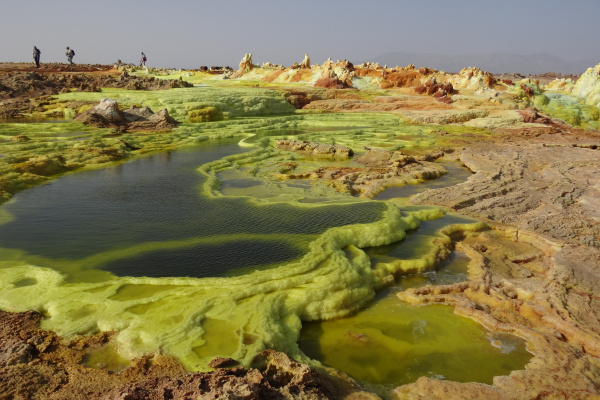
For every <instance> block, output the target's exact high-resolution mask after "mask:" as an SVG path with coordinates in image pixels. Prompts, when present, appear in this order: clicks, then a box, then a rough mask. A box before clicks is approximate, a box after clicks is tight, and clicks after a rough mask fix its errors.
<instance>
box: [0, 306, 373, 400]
mask: <svg viewBox="0 0 600 400" xmlns="http://www.w3.org/2000/svg"><path fill="white" fill-rule="evenodd" d="M41 318H42V316H41V315H40V314H39V313H36V312H33V311H30V312H26V313H8V312H5V311H0V343H1V344H2V346H0V397H2V398H6V399H50V398H54V399H73V400H74V399H102V400H117V399H119V400H123V399H130V400H137V399H155V400H158V399H161V400H164V399H165V398H170V399H191V398H194V399H215V398H229V399H265V398H271V399H298V398H302V399H343V398H348V399H351V398H355V399H365V400H368V399H376V398H378V397H377V396H375V395H372V394H370V393H366V392H363V391H362V390H360V389H359V388H358V387H357V386H356V385H355V384H354V383H352V382H351V381H350V380H349V379H348V378H344V377H341V378H330V377H326V375H324V374H323V373H322V372H319V371H317V370H315V369H314V368H312V367H309V366H308V365H305V364H301V363H298V362H296V361H295V360H293V359H291V358H289V357H288V356H287V355H285V354H284V353H279V352H276V351H273V350H265V351H262V352H261V353H258V355H257V356H256V357H255V358H254V359H253V361H252V363H251V364H252V365H250V366H249V368H243V367H233V368H221V367H220V366H227V365H228V364H227V363H231V362H232V361H233V360H231V359H222V360H218V361H219V362H217V364H218V365H215V367H216V368H217V369H216V370H215V371H213V372H187V371H185V370H184V369H183V367H182V366H181V365H180V364H179V363H178V362H177V361H175V359H173V358H172V357H169V356H165V355H148V356H145V357H142V358H141V359H138V360H134V361H132V362H130V363H128V364H125V365H123V366H122V367H121V369H120V370H109V368H108V367H107V366H106V365H104V366H102V365H87V364H88V361H87V360H89V354H91V353H93V352H94V351H98V350H102V349H106V348H107V346H110V342H111V338H112V334H111V333H101V334H98V335H91V336H85V337H77V338H75V339H73V340H71V341H63V340H61V339H60V338H59V337H58V336H56V335H55V334H54V333H52V332H50V331H46V330H42V329H39V322H40V320H41ZM223 363H225V364H223ZM219 365H220V366H219Z"/></svg>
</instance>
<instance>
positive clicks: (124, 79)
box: [0, 63, 192, 118]
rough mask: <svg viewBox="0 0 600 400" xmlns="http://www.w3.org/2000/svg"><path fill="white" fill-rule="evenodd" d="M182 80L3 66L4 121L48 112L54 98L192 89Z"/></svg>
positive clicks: (0, 106)
mask: <svg viewBox="0 0 600 400" xmlns="http://www.w3.org/2000/svg"><path fill="white" fill-rule="evenodd" d="M189 86H192V85H191V84H189V83H187V82H184V81H182V80H161V79H156V78H154V77H139V76H130V75H128V74H127V73H122V72H121V71H119V70H117V69H114V68H112V67H110V66H106V65H87V64H81V65H65V64H42V65H41V66H40V68H35V65H32V64H12V63H0V118H19V117H22V116H23V114H25V113H32V112H34V111H36V110H37V111H40V112H43V111H45V110H44V108H43V106H44V105H46V104H47V103H46V102H47V99H48V97H49V96H51V95H53V94H58V93H61V92H64V91H70V90H78V91H83V92H98V91H100V90H99V88H101V87H108V88H121V89H128V90H161V89H172V88H177V87H189Z"/></svg>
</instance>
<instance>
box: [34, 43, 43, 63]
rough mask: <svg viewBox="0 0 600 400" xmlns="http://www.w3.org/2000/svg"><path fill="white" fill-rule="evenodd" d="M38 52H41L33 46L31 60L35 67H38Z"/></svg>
mask: <svg viewBox="0 0 600 400" xmlns="http://www.w3.org/2000/svg"><path fill="white" fill-rule="evenodd" d="M40 54H42V52H41V51H40V49H38V48H37V47H35V46H33V61H35V67H36V68H39V67H40Z"/></svg>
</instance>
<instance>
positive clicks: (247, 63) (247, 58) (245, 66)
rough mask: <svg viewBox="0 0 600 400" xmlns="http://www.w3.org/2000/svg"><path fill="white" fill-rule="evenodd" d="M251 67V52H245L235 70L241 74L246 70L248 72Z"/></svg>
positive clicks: (252, 66) (252, 65)
mask: <svg viewBox="0 0 600 400" xmlns="http://www.w3.org/2000/svg"><path fill="white" fill-rule="evenodd" d="M253 68H254V64H253V63H252V53H246V54H245V55H244V57H242V60H241V61H240V67H239V69H238V71H237V72H238V74H239V75H243V74H245V73H246V72H250V71H251V70H252V69H253Z"/></svg>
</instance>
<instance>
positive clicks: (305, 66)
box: [300, 54, 310, 69]
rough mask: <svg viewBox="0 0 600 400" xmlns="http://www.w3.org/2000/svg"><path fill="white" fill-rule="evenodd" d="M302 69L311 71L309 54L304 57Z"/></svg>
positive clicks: (301, 64)
mask: <svg viewBox="0 0 600 400" xmlns="http://www.w3.org/2000/svg"><path fill="white" fill-rule="evenodd" d="M300 68H303V69H310V58H309V57H308V54H305V55H304V60H302V62H301V63H300Z"/></svg>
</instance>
